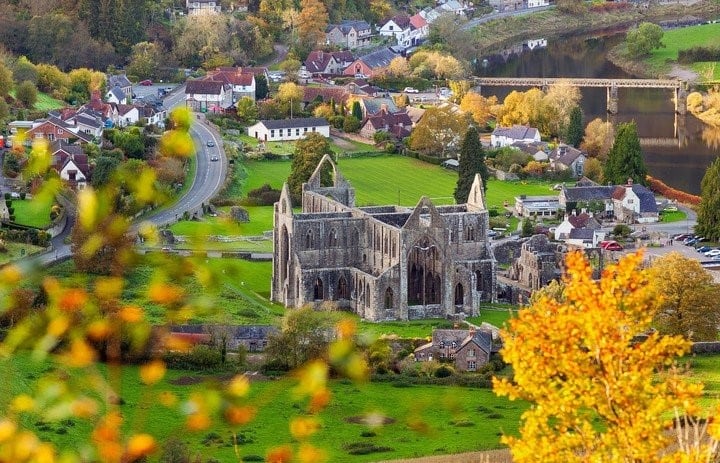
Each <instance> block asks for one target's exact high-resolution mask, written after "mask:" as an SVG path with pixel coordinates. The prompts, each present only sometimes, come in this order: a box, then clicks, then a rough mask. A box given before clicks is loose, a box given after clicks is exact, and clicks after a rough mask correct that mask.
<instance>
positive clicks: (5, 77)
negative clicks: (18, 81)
mask: <svg viewBox="0 0 720 463" xmlns="http://www.w3.org/2000/svg"><path fill="white" fill-rule="evenodd" d="M12 88H13V75H12V71H11V70H10V68H9V67H7V65H6V64H5V63H4V62H2V61H0V96H6V95H7V94H8V93H9V92H10V90H12Z"/></svg>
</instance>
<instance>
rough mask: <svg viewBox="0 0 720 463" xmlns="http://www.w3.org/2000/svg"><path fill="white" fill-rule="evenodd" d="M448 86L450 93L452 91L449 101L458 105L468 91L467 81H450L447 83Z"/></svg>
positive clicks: (468, 84) (468, 83) (468, 82)
mask: <svg viewBox="0 0 720 463" xmlns="http://www.w3.org/2000/svg"><path fill="white" fill-rule="evenodd" d="M448 86H449V87H450V91H452V97H450V100H451V101H452V102H453V103H456V104H460V102H461V101H462V100H463V98H465V95H467V93H468V92H469V91H470V81H469V80H451V81H449V82H448Z"/></svg>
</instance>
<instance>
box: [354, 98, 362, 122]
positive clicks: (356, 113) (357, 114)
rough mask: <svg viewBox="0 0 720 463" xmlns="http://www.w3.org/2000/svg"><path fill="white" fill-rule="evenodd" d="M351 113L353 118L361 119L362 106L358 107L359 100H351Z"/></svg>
mask: <svg viewBox="0 0 720 463" xmlns="http://www.w3.org/2000/svg"><path fill="white" fill-rule="evenodd" d="M352 115H353V116H354V117H355V119H357V120H359V121H361V120H363V114H362V108H361V107H360V102H359V101H354V102H353V105H352Z"/></svg>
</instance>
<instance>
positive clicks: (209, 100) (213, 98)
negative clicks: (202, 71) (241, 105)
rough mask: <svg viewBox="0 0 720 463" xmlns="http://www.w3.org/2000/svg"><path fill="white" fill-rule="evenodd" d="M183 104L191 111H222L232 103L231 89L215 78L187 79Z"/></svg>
mask: <svg viewBox="0 0 720 463" xmlns="http://www.w3.org/2000/svg"><path fill="white" fill-rule="evenodd" d="M185 105H186V106H187V107H189V108H190V109H192V110H193V111H200V112H207V111H213V112H216V111H222V110H224V109H226V108H229V107H230V106H231V105H232V90H231V88H230V86H226V85H225V84H224V83H223V82H218V81H215V80H188V81H187V84H186V86H185Z"/></svg>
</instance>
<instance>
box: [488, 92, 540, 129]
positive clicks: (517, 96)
mask: <svg viewBox="0 0 720 463" xmlns="http://www.w3.org/2000/svg"><path fill="white" fill-rule="evenodd" d="M544 99H545V94H544V93H543V91H542V90H540V89H539V88H532V89H530V90H528V91H527V92H518V91H516V90H513V91H512V92H510V93H509V94H508V95H507V96H506V97H505V99H504V100H503V104H502V106H501V107H500V108H499V109H498V115H497V122H498V125H500V126H503V127H509V126H512V125H514V124H520V125H531V126H535V127H538V129H540V131H541V132H542V131H543V130H542V128H541V127H540V126H541V125H542V124H544V120H543V117H544V110H545V103H544Z"/></svg>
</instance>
